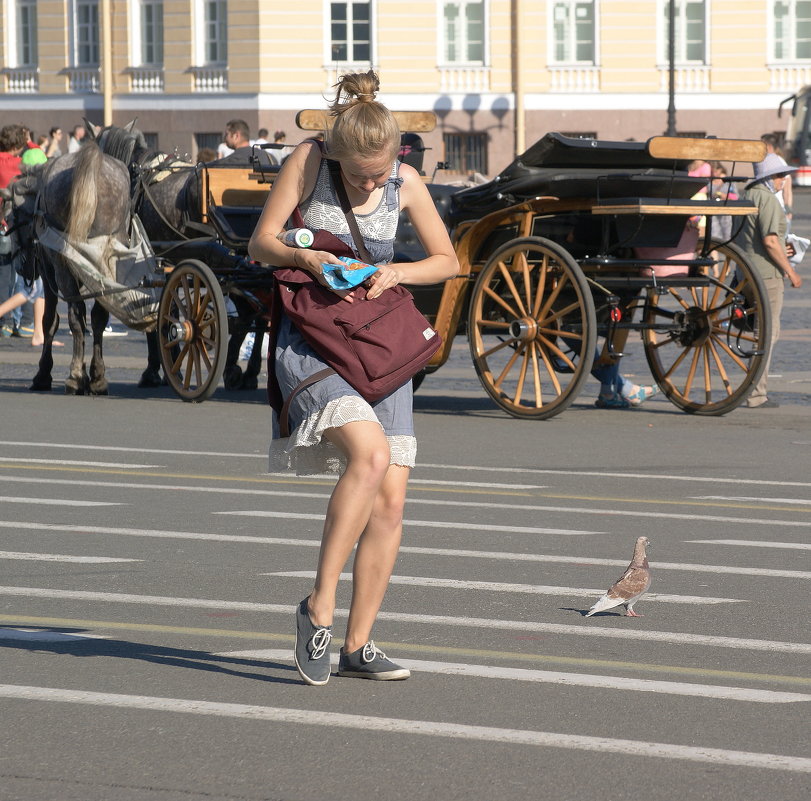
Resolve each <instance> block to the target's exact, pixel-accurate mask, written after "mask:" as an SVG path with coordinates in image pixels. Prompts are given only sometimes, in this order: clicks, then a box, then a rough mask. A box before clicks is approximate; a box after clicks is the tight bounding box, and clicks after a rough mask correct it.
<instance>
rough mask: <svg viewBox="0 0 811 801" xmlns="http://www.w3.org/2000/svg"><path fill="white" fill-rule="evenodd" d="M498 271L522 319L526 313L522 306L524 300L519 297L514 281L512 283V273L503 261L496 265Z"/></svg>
mask: <svg viewBox="0 0 811 801" xmlns="http://www.w3.org/2000/svg"><path fill="white" fill-rule="evenodd" d="M525 265H526V260H525ZM498 271H499V272H500V273H501V276H502V278H503V279H504V282H505V283H506V284H507V286H508V287H509V288H510V294H511V295H512V297H513V300H514V301H515V303H516V305H517V306H518V311H519V312H520V313H521V316H522V317H524V316H525V315H526V313H527V312H526V308H525V306H524V300H523V298H522V297H521V293H520V292H519V291H518V288H517V287H516V285H515V281H513V277H512V273H511V272H510V271H509V270H508V269H507V265H506V264H505V263H504V262H503V261H500V262H499V263H498Z"/></svg>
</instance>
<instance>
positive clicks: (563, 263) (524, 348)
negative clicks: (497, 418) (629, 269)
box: [468, 237, 597, 420]
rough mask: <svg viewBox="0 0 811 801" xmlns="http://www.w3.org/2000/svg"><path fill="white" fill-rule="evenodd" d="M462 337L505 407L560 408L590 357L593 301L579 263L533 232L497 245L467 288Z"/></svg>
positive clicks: (528, 413)
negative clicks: (465, 333)
mask: <svg viewBox="0 0 811 801" xmlns="http://www.w3.org/2000/svg"><path fill="white" fill-rule="evenodd" d="M468 338H469V340H470V352H471V355H472V357H473V364H474V366H475V368H476V372H477V373H478V375H479V380H480V381H481V382H482V386H484V389H485V390H486V392H487V393H488V394H489V395H490V397H491V398H493V400H494V401H495V402H496V403H497V404H498V405H499V406H500V407H501V408H502V409H504V411H505V412H507V413H508V414H511V415H513V416H514V417H531V418H535V419H538V420H543V419H546V418H548V417H553V416H554V415H556V414H559V413H560V412H562V411H563V410H564V409H566V408H567V407H568V406H569V405H570V404H571V403H572V401H573V400H574V399H575V398H576V397H577V394H578V392H579V391H580V388H581V387H582V386H583V382H584V381H585V380H586V379H587V378H588V376H589V371H590V369H591V365H592V362H593V360H594V349H595V343H596V339H597V326H596V318H595V313H594V302H593V300H592V297H591V292H590V290H589V286H588V283H587V282H586V279H585V276H584V275H583V273H582V271H581V270H580V267H578V265H577V263H576V262H575V261H574V259H572V257H571V256H570V255H569V254H568V253H567V252H566V251H565V250H564V249H563V248H561V247H559V246H558V245H556V244H555V243H554V242H550V241H549V240H547V239H542V238H540V237H525V238H522V239H514V240H512V241H510V242H508V243H506V244H505V245H502V246H501V247H500V248H499V249H498V250H496V251H495V253H493V255H492V256H491V257H490V258H489V259H488V261H487V263H486V264H485V265H484V267H483V268H482V271H481V272H480V273H479V277H478V279H477V281H476V284H475V286H474V287H473V294H472V296H471V300H470V310H469V314H468ZM581 354H585V355H586V358H585V359H582V358H581Z"/></svg>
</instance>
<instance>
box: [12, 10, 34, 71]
mask: <svg viewBox="0 0 811 801" xmlns="http://www.w3.org/2000/svg"><path fill="white" fill-rule="evenodd" d="M5 5H6V27H7V29H8V30H7V34H6V36H7V50H6V57H7V60H8V66H9V67H11V68H13V69H28V70H31V69H37V68H38V67H39V14H38V11H37V2H36V0H8V2H7V3H6V4H5ZM23 7H24V8H26V9H28V11H29V13H30V12H33V17H32V18H33V26H32V28H33V30H32V31H31V33H32V36H31V41H30V42H29V43H28V44H27V45H24V44H23V43H22V41H21V32H22V19H21V17H22V15H21V14H20V11H21V9H22V8H23ZM26 46H27V47H30V48H31V50H32V56H30V57H29V58H24V57H23V55H22V51H23V49H24V47H26Z"/></svg>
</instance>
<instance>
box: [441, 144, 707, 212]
mask: <svg viewBox="0 0 811 801" xmlns="http://www.w3.org/2000/svg"><path fill="white" fill-rule="evenodd" d="M687 164H688V162H686V161H672V160H667V159H657V158H654V157H653V156H651V155H650V153H648V148H647V143H646V142H612V141H608V140H598V139H573V138H571V137H568V136H563V134H559V133H555V132H552V133H548V134H546V135H545V136H543V137H541V139H539V140H538V141H537V142H536V143H535V144H534V145H532V146H531V147H530V148H529V149H528V150H526V151H525V152H524V153H522V154H521V155H520V156H518V157H517V158H516V159H515V160H514V161H513V162H512V163H510V164H509V165H508V166H507V167H506V168H505V169H504V170H502V171H501V172H500V173H499V174H498V175H497V176H496V177H495V178H493V179H492V180H491V181H488V182H487V183H485V184H481V185H479V186H474V187H470V188H468V189H462V190H460V191H459V192H457V193H456V194H455V195H454V198H453V200H454V206H455V207H456V211H457V212H458V213H460V216H465V214H467V215H470V213H472V212H475V213H476V214H486V213H488V212H490V211H495V210H497V209H499V208H506V207H507V206H511V205H513V204H515V203H520V202H521V201H524V200H529V199H531V198H534V197H538V196H540V195H550V196H553V197H559V198H595V199H596V198H600V197H602V198H608V197H613V198H619V197H673V198H683V199H686V198H689V197H692V196H693V195H694V194H696V192H698V191H700V190H701V189H702V188H703V187H704V186H706V184H707V180H706V179H705V178H693V177H690V176H688V174H687Z"/></svg>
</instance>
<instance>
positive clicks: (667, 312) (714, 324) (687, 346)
mask: <svg viewBox="0 0 811 801" xmlns="http://www.w3.org/2000/svg"><path fill="white" fill-rule="evenodd" d="M702 247H703V243H702V242H699V244H698V250H697V252H700V251H701V248H702ZM713 253H714V256H715V259H716V266H715V272H716V273H717V279H718V281H719V283H720V285H716V284H710V285H709V286H706V287H699V288H695V287H692V288H691V287H684V288H682V287H669V288H668V289H667V291H666V292H663V293H662V294H660V295H657V294H655V293H650V294H649V296H648V301H647V304H646V311H645V323H646V327H645V329H644V330H643V334H642V339H643V342H644V344H645V356H646V357H647V360H648V365H649V366H650V369H651V373H652V374H653V378H654V380H655V381H656V383H657V384H658V385H659V387H660V389H661V390H662V391H663V392H664V394H665V395H666V396H667V397H668V398H669V399H670V400H671V401H672V402H673V403H675V404H676V406H678V407H680V408H681V409H683V410H684V411H686V412H691V413H694V414H703V415H721V414H726V413H727V412H730V411H732V410H733V409H735V408H737V407H738V406H739V405H740V404H741V403H742V402H743V401H744V400H745V399H746V397H747V396H748V395H749V392H750V390H751V388H752V386H753V385H754V384H755V383H756V382H757V381H758V379H759V378H760V376H761V374H762V373H763V370H764V369H765V367H766V357H767V354H768V350H769V343H770V341H771V320H770V315H769V301H768V297H767V295H766V289H765V287H764V285H763V281H762V280H761V278H760V275H759V274H758V273H757V271H756V270H754V269H753V268H752V267H751V266H750V265H749V263H748V262H747V261H746V258H745V257H744V255H743V253H742V252H741V251H740V249H739V248H737V247H736V246H735V245H731V244H726V245H720V244H717V243H713ZM705 269H706V268H705ZM764 312H765V313H764ZM657 326H658V327H659V330H656V327H657Z"/></svg>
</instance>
